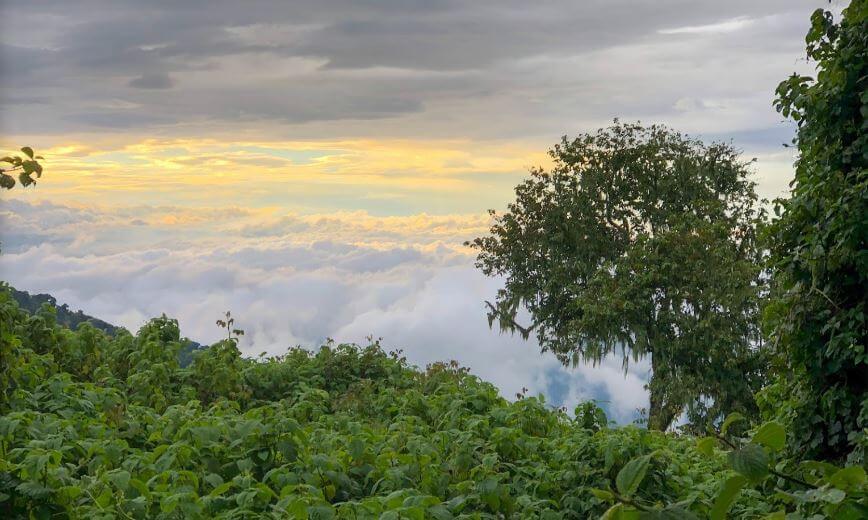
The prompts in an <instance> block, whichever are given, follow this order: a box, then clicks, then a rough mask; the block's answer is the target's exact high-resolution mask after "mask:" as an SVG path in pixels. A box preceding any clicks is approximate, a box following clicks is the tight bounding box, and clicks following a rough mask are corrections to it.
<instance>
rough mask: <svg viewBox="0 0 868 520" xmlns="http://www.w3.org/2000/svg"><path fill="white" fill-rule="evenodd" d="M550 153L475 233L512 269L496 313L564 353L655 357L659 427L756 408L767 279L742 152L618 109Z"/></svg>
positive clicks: (489, 266) (488, 260)
mask: <svg viewBox="0 0 868 520" xmlns="http://www.w3.org/2000/svg"><path fill="white" fill-rule="evenodd" d="M550 155H551V157H552V159H553V160H554V166H553V167H552V169H551V170H550V171H546V170H544V169H535V170H532V171H531V175H530V178H529V179H527V180H526V181H525V182H523V183H521V184H520V185H519V186H518V187H517V188H516V190H515V193H516V200H515V201H514V202H512V203H510V204H509V206H508V210H507V211H506V212H505V213H503V214H497V213H496V212H494V211H492V212H491V213H492V215H493V218H494V223H493V225H492V226H491V229H490V234H489V235H488V236H485V237H481V238H477V239H476V240H474V241H473V242H470V243H469V245H471V246H472V247H474V248H476V249H477V250H478V251H479V254H478V257H477V267H479V268H480V269H481V270H482V271H483V272H484V273H485V274H487V275H490V276H502V277H503V278H504V288H503V289H502V290H500V291H499V292H498V294H497V300H496V302H495V303H493V304H492V303H489V308H490V313H489V320H490V322H493V321H495V320H496V321H498V322H499V324H500V327H501V328H502V329H503V330H507V331H516V330H517V331H519V332H521V333H522V334H523V335H524V336H525V337H528V336H529V334H530V333H532V332H534V333H535V334H536V338H537V340H538V341H539V345H540V347H541V348H542V350H543V351H549V352H552V353H554V354H555V355H556V356H557V357H558V359H560V360H561V361H562V362H563V363H564V364H575V363H578V362H580V361H582V360H590V361H592V362H599V361H601V360H602V359H603V358H604V357H605V356H607V355H609V354H611V353H613V352H618V353H620V354H621V355H622V356H623V361H624V363H625V366H626V364H627V363H629V361H630V360H631V359H633V360H636V359H639V358H642V357H645V356H650V357H651V362H652V367H653V375H652V377H651V380H650V382H649V384H648V387H649V390H650V394H651V396H650V409H649V417H648V420H649V425H650V426H651V427H652V428H657V429H666V428H667V427H668V426H669V425H670V424H671V423H672V421H673V420H674V419H675V418H676V417H677V416H678V415H679V414H681V413H682V411H684V410H687V411H688V413H689V414H691V419H692V420H693V422H694V423H695V424H697V425H704V424H706V423H708V422H709V421H711V420H714V419H718V418H719V417H720V416H721V415H722V414H724V413H726V412H728V411H732V410H741V411H743V412H747V411H750V410H751V409H752V407H753V404H752V398H751V395H752V394H753V391H754V390H756V389H757V388H758V385H759V382H760V379H759V377H760V370H759V369H760V368H761V359H760V358H759V356H758V355H757V350H758V347H759V346H760V344H761V342H762V340H761V336H760V334H759V330H758V327H757V321H758V320H757V314H758V312H759V302H760V299H761V297H762V293H763V287H764V283H763V278H762V276H761V269H760V265H761V262H760V260H761V252H760V248H759V247H758V245H757V236H756V224H757V222H758V220H761V219H762V217H763V211H762V210H761V208H760V206H759V204H758V200H757V196H756V193H755V191H754V182H753V181H752V180H751V179H750V169H749V167H748V166H749V165H748V163H746V162H744V161H742V160H741V158H740V156H739V153H738V151H737V150H735V149H734V148H733V147H732V146H730V145H727V144H722V143H716V144H711V145H706V144H703V143H702V142H700V141H698V140H695V139H690V138H688V137H685V136H683V135H681V134H679V133H677V132H675V131H672V130H670V129H668V128H666V127H663V126H658V125H654V126H650V127H644V126H641V125H639V124H632V123H629V124H628V123H619V122H618V121H616V122H615V124H614V125H612V126H610V127H609V128H604V129H601V130H599V131H597V132H596V133H589V134H584V135H581V136H579V137H577V138H575V139H571V140H570V139H567V138H566V137H565V138H564V139H563V140H562V142H561V143H560V144H558V145H556V146H555V147H554V148H553V149H552V150H551V152H550ZM522 309H527V311H529V313H530V315H531V319H532V323H531V324H530V325H529V326H522V325H520V324H519V323H518V321H517V315H518V313H519V312H520V311H521V310H522Z"/></svg>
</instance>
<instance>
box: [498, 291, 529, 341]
mask: <svg viewBox="0 0 868 520" xmlns="http://www.w3.org/2000/svg"><path fill="white" fill-rule="evenodd" d="M485 305H488V308H489V309H491V313H492V314H494V315H495V316H497V319H498V320H499V321H500V322H501V323H504V322H505V323H507V324H508V325H509V326H510V327H511V328H513V329H518V332H519V334H521V337H522V339H525V340H526V339H527V338H529V337H530V333H531V332H532V331H533V329H534V328H536V326H537V324H536V323H533V324H531V325H529V326H527V327H522V326H521V325H519V324H518V323H517V322H516V321H515V320H514V319H513V318H512V317H510V316H508V315H507V314H505V313H504V312H502V311H500V310H498V308H497V307H495V306H494V305H493V304H492V303H491V302H490V301H488V300H486V301H485Z"/></svg>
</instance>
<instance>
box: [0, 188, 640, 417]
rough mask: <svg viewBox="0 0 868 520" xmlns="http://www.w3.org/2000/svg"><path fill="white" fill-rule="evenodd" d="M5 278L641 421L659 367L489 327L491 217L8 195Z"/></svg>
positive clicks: (112, 309) (208, 333)
mask: <svg viewBox="0 0 868 520" xmlns="http://www.w3.org/2000/svg"><path fill="white" fill-rule="evenodd" d="M0 219H2V222H3V229H4V231H3V235H2V249H3V251H2V255H0V278H2V279H3V280H5V281H7V282H9V283H11V284H12V285H13V286H14V287H16V288H19V289H23V290H27V291H30V292H32V293H34V292H35V293H40V292H45V293H50V294H52V295H54V296H55V297H56V298H57V299H58V300H59V301H60V302H63V303H68V304H69V305H70V306H71V307H73V308H76V309H79V308H80V309H82V310H83V311H84V312H86V313H88V314H91V315H93V316H97V317H99V318H101V319H104V320H106V321H108V322H111V323H115V324H118V325H122V326H124V327H126V328H128V329H130V330H131V331H135V330H136V329H137V328H138V327H140V326H141V325H142V324H143V323H145V321H146V320H148V319H149V318H151V317H153V316H159V315H160V314H162V313H166V314H167V315H169V316H172V317H175V318H177V319H178V320H179V321H180V323H181V328H182V331H183V333H184V334H185V335H186V336H188V337H190V338H191V339H194V340H197V341H200V342H203V343H209V342H213V341H215V340H217V339H218V338H219V337H220V330H219V329H218V328H217V327H216V325H215V323H214V322H215V320H216V319H217V318H218V317H220V316H221V314H222V313H223V312H224V311H226V310H231V311H232V313H233V316H234V317H236V320H237V324H238V325H239V326H240V327H241V328H242V329H244V330H245V335H244V337H243V339H242V341H241V345H240V346H241V348H242V350H243V352H244V353H245V354H247V355H251V356H255V355H258V354H259V353H260V352H267V353H269V354H278V353H281V352H283V351H285V350H286V349H287V348H288V347H291V346H295V345H302V346H305V347H316V346H317V345H320V344H322V342H324V341H325V340H326V339H327V338H333V339H334V340H336V341H338V342H354V343H365V342H366V340H367V338H368V337H369V336H373V337H375V338H383V344H384V346H385V347H386V348H388V349H402V350H403V352H404V355H405V356H407V358H408V359H409V361H410V362H411V363H413V364H416V365H418V366H420V367H422V366H425V365H426V364H428V363H431V362H434V361H446V360H453V359H454V360H457V361H458V362H459V363H461V364H462V365H464V366H467V367H469V368H470V369H471V371H472V373H474V374H476V375H478V376H479V377H481V378H482V379H485V380H488V381H491V382H492V383H494V384H495V385H497V386H498V387H499V388H500V389H501V391H502V393H503V395H504V396H506V397H508V398H513V397H514V395H515V394H516V393H517V392H520V391H521V389H522V388H527V389H528V390H529V392H530V394H531V395H535V394H540V393H541V394H544V395H545V396H546V398H547V401H548V402H549V403H551V404H552V405H553V406H566V407H567V408H568V409H570V410H571V409H572V407H574V406H575V405H576V404H577V403H578V402H580V401H582V400H586V399H597V400H599V401H600V402H601V405H603V406H604V408H606V410H607V411H608V412H609V415H610V418H612V419H614V420H616V421H619V422H622V423H623V422H630V421H631V420H633V419H634V418H635V417H636V415H637V414H636V411H637V409H639V408H642V407H645V406H647V394H646V391H645V389H644V388H643V386H644V381H645V380H646V379H647V376H648V371H649V364H648V363H647V362H640V363H636V364H632V365H630V366H629V368H628V370H627V371H626V373H625V371H624V369H623V367H622V365H621V360H620V358H610V359H607V360H605V361H604V362H603V363H602V364H600V365H598V366H579V367H576V368H570V369H567V368H564V367H562V366H561V365H560V364H559V363H558V361H557V360H555V359H554V358H553V357H552V356H551V355H545V354H540V352H539V348H538V346H537V344H536V343H535V342H534V341H533V340H530V341H523V340H522V339H521V338H520V337H518V336H513V335H509V334H501V333H499V332H498V331H497V330H491V329H489V327H488V323H487V320H486V316H485V308H484V304H483V302H484V300H485V299H491V298H492V297H493V295H494V293H495V292H496V290H497V288H498V287H499V284H500V281H499V280H497V279H491V278H486V277H485V276H483V275H482V274H481V273H479V272H478V271H477V270H476V269H475V268H474V267H473V254H472V251H470V250H469V249H468V248H466V247H465V246H463V245H462V242H463V240H465V239H468V238H473V237H475V236H478V235H479V234H481V233H484V232H485V230H486V225H487V223H488V222H487V220H486V218H485V217H482V216H476V215H470V216H454V215H453V216H430V215H414V216H407V217H375V216H371V215H369V214H367V213H365V212H351V213H336V214H328V215H295V214H286V213H284V214H278V213H275V212H270V211H259V210H249V209H241V208H225V209H224V208H200V209H189V208H186V209H185V208H175V207H151V206H142V207H128V208H120V209H118V208H95V207H92V206H89V207H72V206H64V205H57V204H49V203H31V202H27V201H21V200H9V201H4V203H3V205H2V206H0Z"/></svg>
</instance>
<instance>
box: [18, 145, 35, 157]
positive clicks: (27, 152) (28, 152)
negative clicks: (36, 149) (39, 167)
mask: <svg viewBox="0 0 868 520" xmlns="http://www.w3.org/2000/svg"><path fill="white" fill-rule="evenodd" d="M21 151H22V152H24V155H26V156H27V157H30V158H31V159H33V148H31V147H29V146H24V147H22V148H21Z"/></svg>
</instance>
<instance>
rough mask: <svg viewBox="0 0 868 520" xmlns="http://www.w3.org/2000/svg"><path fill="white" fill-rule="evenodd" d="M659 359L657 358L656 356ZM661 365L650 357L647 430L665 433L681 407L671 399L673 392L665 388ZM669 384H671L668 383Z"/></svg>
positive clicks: (652, 356)
mask: <svg viewBox="0 0 868 520" xmlns="http://www.w3.org/2000/svg"><path fill="white" fill-rule="evenodd" d="M658 357H659V356H658ZM661 365H662V363H661V361H659V360H658V359H655V356H654V355H653V354H652V355H651V380H650V381H649V382H648V386H647V388H648V394H649V395H648V397H649V403H650V404H649V406H648V429H649V430H659V431H666V430H668V429H669V427H670V426H671V425H672V422H673V421H674V420H675V419H676V418H677V417H678V414H680V413H681V409H682V406H681V405H680V404H679V403H678V402H676V401H674V400H673V399H672V394H673V392H671V391H670V389H669V388H667V387H666V383H665V380H666V378H665V377H664V376H663V375H662V366H661ZM670 384H671V382H670Z"/></svg>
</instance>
